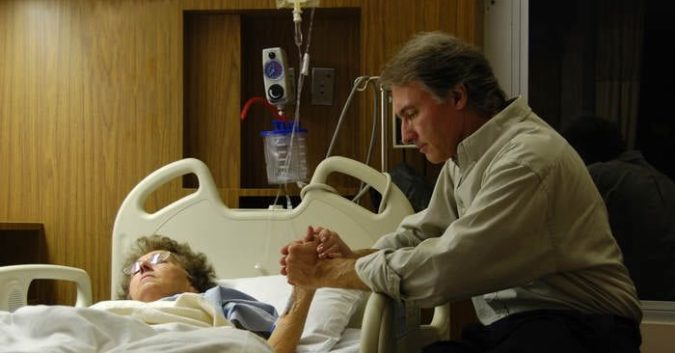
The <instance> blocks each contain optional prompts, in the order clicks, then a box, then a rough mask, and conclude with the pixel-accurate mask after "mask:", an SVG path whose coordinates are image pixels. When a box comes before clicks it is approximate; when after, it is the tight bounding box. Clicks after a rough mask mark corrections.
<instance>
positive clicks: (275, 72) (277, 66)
mask: <svg viewBox="0 0 675 353" xmlns="http://www.w3.org/2000/svg"><path fill="white" fill-rule="evenodd" d="M283 72H284V68H283V67H282V66H281V63H280V62H278V61H276V60H270V61H268V62H267V63H266V64H265V76H266V77H267V78H269V79H271V80H276V79H278V78H279V77H281V74H283Z"/></svg>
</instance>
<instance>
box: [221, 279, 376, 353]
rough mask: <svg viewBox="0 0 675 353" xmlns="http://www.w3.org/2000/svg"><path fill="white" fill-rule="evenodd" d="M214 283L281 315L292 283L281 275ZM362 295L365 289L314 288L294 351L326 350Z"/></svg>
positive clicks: (337, 337)
mask: <svg viewBox="0 0 675 353" xmlns="http://www.w3.org/2000/svg"><path fill="white" fill-rule="evenodd" d="M218 284H220V285H221V286H224V287H228V288H234V289H237V290H240V291H242V292H244V293H246V294H248V295H250V296H252V297H254V298H256V299H258V300H259V301H261V302H264V303H268V304H271V305H273V306H274V308H276V309H277V312H278V313H279V314H280V315H281V313H283V312H284V310H285V308H286V305H287V303H288V298H289V297H290V295H291V291H292V286H291V285H290V284H288V282H287V281H286V277H285V276H282V275H273V276H259V277H248V278H236V279H224V280H219V281H218ZM364 299H365V292H363V291H359V290H347V289H336V288H321V289H319V290H317V291H316V294H315V295H314V300H312V305H311V306H310V308H309V313H308V314H307V322H306V323H305V328H304V330H303V332H302V337H301V339H300V345H299V346H298V349H297V352H298V353H305V352H328V351H330V350H331V348H332V347H333V346H334V345H335V344H336V343H337V342H338V341H339V340H340V337H341V335H342V332H343V331H344V329H345V327H347V324H348V323H349V319H350V317H351V316H352V314H354V312H355V311H356V309H357V308H358V307H359V305H360V304H361V302H362V301H363V300H364Z"/></svg>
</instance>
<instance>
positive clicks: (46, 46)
mask: <svg viewBox="0 0 675 353" xmlns="http://www.w3.org/2000/svg"><path fill="white" fill-rule="evenodd" d="M322 6H325V7H352V8H358V9H359V11H360V20H359V21H360V22H359V26H360V28H359V30H358V33H359V34H358V36H359V38H360V39H359V54H357V55H358V57H359V60H358V63H357V62H356V61H355V62H354V63H350V64H349V65H358V66H359V70H360V72H358V74H359V75H364V74H367V75H376V74H377V73H378V72H379V70H380V69H381V67H382V64H383V63H384V62H385V61H386V59H387V58H388V57H389V56H391V55H392V54H393V53H394V52H395V50H396V49H397V48H398V46H400V45H401V44H402V43H403V42H405V41H406V40H407V39H408V38H410V36H411V35H412V34H414V33H415V32H417V31H420V30H434V29H442V30H446V31H449V32H453V33H456V34H457V35H458V36H460V37H462V38H465V39H468V40H473V41H478V40H479V37H478V36H477V33H479V30H478V29H477V28H478V27H480V26H477V25H476V22H474V19H475V18H476V16H478V12H479V11H478V9H477V8H476V6H477V5H476V1H475V0H425V1H409V0H363V1H357V0H332V1H331V0H324V1H322ZM274 8H275V1H273V0H239V1H235V0H220V1H217V0H210V1H199V0H184V1H181V0H173V1H171V0H166V1H154V0H139V1H112V0H110V1H108V0H93V1H87V0H54V1H49V0H35V1H22V0H7V1H0V222H38V223H43V224H44V225H45V237H46V242H47V252H48V258H49V261H50V262H51V263H55V264H63V265H71V266H76V267H81V268H83V269H85V270H86V271H88V272H89V274H90V275H91V277H92V280H93V282H92V283H93V293H94V300H102V299H106V298H108V295H109V292H110V288H109V286H110V285H109V283H110V268H109V264H110V234H111V231H112V225H113V222H114V218H115V213H116V211H117V209H118V207H119V205H120V203H121V202H122V200H123V198H124V197H125V196H126V194H127V193H128V192H129V190H130V189H131V188H132V187H133V186H134V185H135V184H136V183H137V182H138V181H139V180H140V179H141V178H143V177H144V176H145V175H147V174H148V173H150V172H152V171H153V170H155V169H157V168H158V167H160V166H162V165H164V164H166V163H169V162H171V161H174V160H176V159H179V158H182V157H183V151H184V146H183V138H184V136H183V133H184V129H183V112H184V91H183V87H184V82H183V77H184V71H183V68H184V63H183V60H184V51H183V50H184V43H183V40H184V39H183V38H184V37H183V36H184V28H183V25H184V24H183V19H184V11H185V10H197V9H201V10H227V11H232V12H233V14H236V13H237V11H241V10H245V9H274ZM287 11H289V10H287ZM288 15H289V16H288V20H289V21H290V18H291V16H290V12H289V13H288ZM320 25H321V24H317V26H320ZM227 31H230V30H229V29H228V30H227ZM230 33H234V30H233V29H232V31H231V32H230ZM347 38H352V37H349V36H348V37H347ZM313 40H314V41H320V40H321V39H320V38H316V37H314V38H313ZM348 40H350V41H352V40H357V39H356V38H353V39H348ZM324 45H325V43H324ZM317 47H318V48H321V45H318V44H317ZM225 57H227V56H225ZM232 67H235V68H236V65H234V66H232ZM350 67H351V66H350ZM228 74H231V76H227V75H228ZM225 75H226V76H224V77H230V78H231V79H232V80H236V74H234V73H227V74H225ZM352 79H353V78H352ZM186 87H187V86H186ZM237 93H238V92H232V96H229V95H228V96H227V97H228V103H226V104H225V105H224V106H223V109H226V110H227V111H228V112H229V113H228V114H232V112H236V111H238V109H239V107H237V106H231V105H233V104H240V103H239V102H235V101H237V100H238V99H235V98H233V97H235V95H236V94H237ZM336 103H338V104H341V102H339V100H338V101H336ZM359 107H360V108H359V109H360V112H361V114H360V118H359V119H358V120H359V122H358V123H357V125H356V130H358V131H357V134H356V135H358V136H354V138H355V141H357V144H358V145H359V146H358V148H355V150H356V151H365V147H366V146H367V143H368V138H369V134H368V133H367V132H369V131H370V122H371V120H370V119H369V118H368V116H369V114H370V111H369V110H370V105H368V104H365V103H364V102H360V104H359ZM378 146H379V145H378ZM217 148H236V147H227V146H218V147H217ZM350 148H351V147H350ZM348 150H349V149H347V151H348ZM390 155H392V156H393V155H394V153H393V151H392V152H391V153H390ZM395 155H396V156H397V157H392V158H394V159H396V158H399V159H400V158H401V157H400V153H398V152H397V153H396V154H395ZM410 155H411V156H415V158H419V157H420V156H419V155H418V154H417V152H412V153H410ZM353 157H354V158H357V159H362V157H363V156H353ZM411 159H412V157H411ZM390 164H392V163H390ZM373 165H374V166H378V165H379V162H378V161H377V160H375V161H374V162H373ZM421 166H422V168H425V166H424V165H423V164H421ZM378 169H379V168H378ZM262 170H263V169H262V168H261V171H262ZM227 172H229V171H224V173H227ZM185 192H186V191H185V190H183V189H182V188H181V184H180V183H173V184H171V186H170V187H168V188H165V189H162V190H161V191H159V192H157V193H156V194H154V195H153V196H152V197H151V198H150V200H149V207H152V206H153V205H155V206H156V205H159V204H165V203H168V202H169V201H170V200H173V199H175V198H176V197H178V196H179V195H182V194H184V193H185ZM222 193H223V195H224V196H225V197H226V198H227V200H229V201H228V202H232V200H236V197H237V195H238V191H237V190H233V189H224V190H222ZM57 289H58V290H57V300H56V301H57V302H59V303H68V302H72V301H73V299H74V293H71V292H69V291H68V290H67V288H66V287H62V286H57Z"/></svg>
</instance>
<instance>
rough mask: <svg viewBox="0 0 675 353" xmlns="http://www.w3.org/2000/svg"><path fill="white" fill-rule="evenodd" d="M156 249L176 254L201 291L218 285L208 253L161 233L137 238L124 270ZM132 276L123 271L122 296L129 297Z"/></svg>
mask: <svg viewBox="0 0 675 353" xmlns="http://www.w3.org/2000/svg"><path fill="white" fill-rule="evenodd" d="M156 250H167V251H169V252H171V254H173V255H174V257H175V259H176V260H177V261H178V263H179V264H180V265H181V266H182V267H183V268H184V269H185V271H186V272H187V273H188V279H189V281H190V284H191V285H192V286H193V287H194V288H195V289H196V290H197V291H199V292H204V291H205V290H207V289H209V288H211V287H213V286H215V285H216V283H215V278H216V273H215V271H214V270H213V266H212V265H211V264H210V263H209V261H208V259H207V258H206V255H204V254H203V253H201V252H194V251H192V249H191V248H190V245H188V244H187V243H178V242H177V241H175V240H173V239H171V238H169V237H166V236H163V235H159V234H154V235H150V236H144V237H140V238H138V239H136V243H135V244H134V247H133V248H132V249H131V252H130V253H129V255H128V256H127V258H126V260H125V261H124V265H123V267H122V268H121V269H120V271H122V270H123V269H125V268H128V267H129V266H130V265H131V264H132V263H134V261H137V260H138V259H139V258H140V257H141V256H143V255H145V254H147V253H149V252H152V251H156ZM130 281H131V276H130V275H127V274H125V273H124V272H122V283H121V288H120V292H119V297H120V298H129V282H130Z"/></svg>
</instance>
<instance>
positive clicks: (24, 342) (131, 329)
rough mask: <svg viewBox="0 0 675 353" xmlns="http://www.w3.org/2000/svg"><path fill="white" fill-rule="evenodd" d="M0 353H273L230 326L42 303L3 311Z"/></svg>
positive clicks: (0, 314) (259, 342) (1, 315)
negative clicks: (149, 320) (152, 321)
mask: <svg viewBox="0 0 675 353" xmlns="http://www.w3.org/2000/svg"><path fill="white" fill-rule="evenodd" d="M186 342H189V344H185V343H186ZM0 352H13V353H20V352H35V353H38V352H40V353H42V352H55V353H59V352H78V353H89V352H92V353H93V352H105V353H108V352H110V353H113V352H115V353H117V352H139V353H140V352H144V353H145V352H162V353H198V352H200V353H201V352H209V353H217V352H223V353H230V352H232V353H234V352H237V353H249V352H250V353H267V352H269V353H272V349H271V348H270V347H269V346H268V345H267V344H266V342H265V341H264V340H263V339H261V338H260V337H258V336H257V335H255V334H253V333H250V332H248V331H244V330H238V329H235V328H231V327H209V328H198V327H195V326H191V325H185V324H162V325H148V324H145V323H143V322H142V321H141V320H138V319H136V318H134V317H129V316H120V315H117V314H113V313H111V312H107V311H102V310H97V309H92V308H77V307H70V306H45V305H38V306H26V307H22V308H20V309H18V310H16V311H15V312H13V313H9V312H0Z"/></svg>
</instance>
